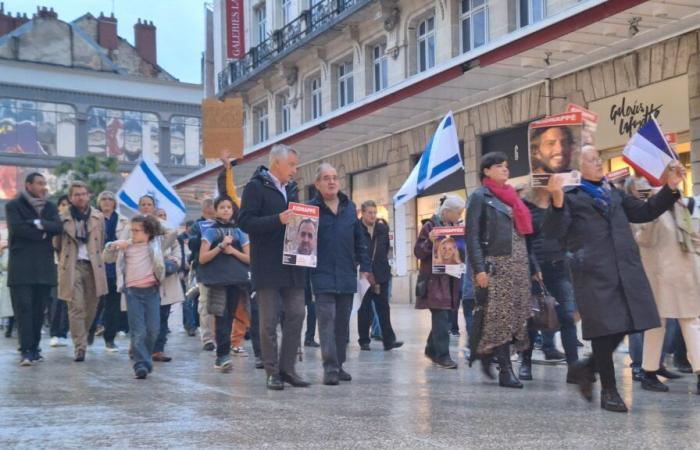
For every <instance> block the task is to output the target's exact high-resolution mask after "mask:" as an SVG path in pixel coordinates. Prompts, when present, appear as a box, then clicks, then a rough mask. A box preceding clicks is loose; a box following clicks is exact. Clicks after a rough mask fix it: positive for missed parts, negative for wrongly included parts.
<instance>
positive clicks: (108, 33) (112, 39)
mask: <svg viewBox="0 0 700 450" xmlns="http://www.w3.org/2000/svg"><path fill="white" fill-rule="evenodd" d="M97 43H98V44H100V47H102V48H106V49H107V50H116V49H117V47H118V46H119V39H117V19H116V18H115V17H114V13H112V14H111V15H110V16H109V17H107V16H105V15H104V14H102V13H100V17H99V18H98V19H97Z"/></svg>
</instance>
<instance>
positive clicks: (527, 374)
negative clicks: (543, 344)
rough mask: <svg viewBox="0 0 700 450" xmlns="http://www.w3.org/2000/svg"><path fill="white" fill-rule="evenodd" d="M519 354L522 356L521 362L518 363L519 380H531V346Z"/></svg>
mask: <svg viewBox="0 0 700 450" xmlns="http://www.w3.org/2000/svg"><path fill="white" fill-rule="evenodd" d="M521 355H522V357H523V362H522V363H520V369H519V370H518V377H520V379H521V380H526V381H530V380H532V347H530V348H528V349H527V350H524V351H523V352H522V353H521Z"/></svg>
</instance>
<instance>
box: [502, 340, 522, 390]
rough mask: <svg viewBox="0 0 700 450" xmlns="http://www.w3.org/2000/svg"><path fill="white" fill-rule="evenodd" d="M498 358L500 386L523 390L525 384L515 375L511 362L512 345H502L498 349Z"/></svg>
mask: <svg viewBox="0 0 700 450" xmlns="http://www.w3.org/2000/svg"><path fill="white" fill-rule="evenodd" d="M496 357H497V358H498V385H499V386H502V387H509V388H522V387H523V384H522V383H521V382H520V380H518V378H517V377H516V376H515V373H513V365H512V364H511V362H510V344H504V345H501V346H500V347H498V348H497V349H496Z"/></svg>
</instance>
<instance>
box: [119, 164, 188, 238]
mask: <svg viewBox="0 0 700 450" xmlns="http://www.w3.org/2000/svg"><path fill="white" fill-rule="evenodd" d="M144 195H150V196H152V197H153V198H154V199H155V200H156V208H161V209H163V210H165V213H166V214H167V217H168V219H167V220H166V221H165V222H166V223H167V224H168V227H170V228H177V227H178V226H179V225H180V223H182V220H183V219H184V218H185V215H187V209H186V208H185V204H184V203H183V202H182V200H180V197H178V195H177V194H176V193H175V190H174V189H173V187H172V186H171V185H170V183H168V180H167V179H166V178H165V177H164V176H163V174H162V173H161V171H160V170H159V169H158V167H157V166H156V165H155V164H153V163H152V162H151V161H150V160H149V159H148V158H147V157H145V156H144V157H142V158H141V161H140V162H139V164H138V165H137V166H136V167H134V170H133V171H132V172H131V173H130V174H129V176H128V177H127V178H126V181H124V184H123V185H122V188H121V189H120V190H119V192H118V193H117V198H118V199H119V202H120V203H121V204H122V205H124V206H126V207H127V208H129V209H131V210H133V211H138V209H139V198H141V197H142V196H144Z"/></svg>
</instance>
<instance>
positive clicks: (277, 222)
mask: <svg viewBox="0 0 700 450" xmlns="http://www.w3.org/2000/svg"><path fill="white" fill-rule="evenodd" d="M298 162H299V160H298V158H297V152H296V151H295V150H294V149H293V148H291V147H289V146H287V145H274V146H273V147H272V150H271V151H270V168H269V169H268V168H266V167H264V166H260V167H258V169H257V170H256V171H255V173H254V174H253V176H252V178H251V179H250V181H249V182H248V184H247V185H246V187H245V190H244V191H243V198H242V201H241V210H240V211H239V213H238V223H239V225H240V228H241V229H242V230H243V231H244V232H246V233H248V236H249V237H250V271H251V276H252V282H253V288H254V289H255V291H256V296H257V300H258V304H259V308H260V343H261V347H262V359H263V364H264V366H265V372H266V373H267V388H268V389H271V390H282V389H284V384H283V383H285V382H286V383H289V384H291V385H292V386H294V387H307V386H309V383H308V382H307V381H305V380H303V379H302V378H301V377H299V376H298V375H297V373H296V371H295V369H294V364H295V359H296V353H297V348H298V347H299V343H300V341H301V329H302V325H303V323H304V315H305V314H304V287H305V285H306V269H304V268H301V267H295V266H286V265H283V264H282V252H283V248H284V234H285V229H286V226H287V224H288V223H289V221H290V219H291V218H292V215H293V214H294V213H293V212H292V211H291V210H290V209H289V202H298V201H299V195H298V190H297V185H296V183H295V182H294V181H293V180H292V178H293V177H294V175H295V174H296V172H297V164H298ZM280 298H281V300H282V301H281V304H282V307H283V309H284V323H283V324H282V344H281V348H280V349H279V352H278V350H277V325H278V323H279V317H280V301H279V300H280Z"/></svg>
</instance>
